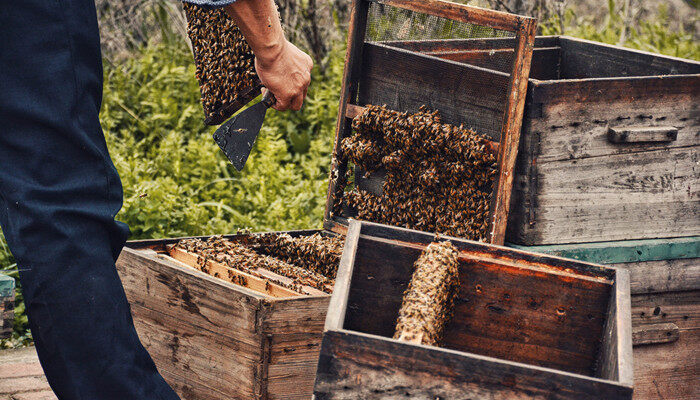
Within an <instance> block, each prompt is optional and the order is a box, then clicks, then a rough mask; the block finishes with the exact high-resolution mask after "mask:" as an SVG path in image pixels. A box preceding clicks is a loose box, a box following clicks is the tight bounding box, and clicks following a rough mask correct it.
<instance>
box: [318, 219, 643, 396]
mask: <svg viewBox="0 0 700 400" xmlns="http://www.w3.org/2000/svg"><path fill="white" fill-rule="evenodd" d="M358 226H359V227H360V232H359V239H358V241H357V246H356V248H355V249H353V250H352V251H353V253H354V254H355V258H354V262H353V263H352V264H343V265H341V270H340V271H339V274H347V275H349V276H350V278H349V279H347V280H345V281H341V280H337V281H336V282H337V283H336V285H337V286H336V291H335V293H334V300H335V296H339V293H343V292H344V291H347V295H346V296H347V300H346V303H345V304H341V303H340V302H338V301H336V302H335V303H334V302H333V301H332V302H331V305H330V310H329V315H331V314H332V313H334V312H337V311H338V310H335V309H334V307H335V306H336V305H339V306H340V307H342V308H343V310H344V312H345V315H344V316H343V317H342V318H341V317H338V318H336V319H335V321H336V322H335V323H333V324H331V325H329V324H327V325H326V333H325V334H324V342H323V344H322V349H321V356H320V362H319V369H318V371H319V372H318V374H317V380H316V385H315V394H316V396H317V398H318V399H325V398H328V399H336V398H337V399H345V398H368V399H372V398H380V397H382V396H384V397H393V396H408V397H410V398H418V399H423V398H430V399H434V398H436V397H439V398H470V397H477V398H485V397H488V398H519V397H522V396H523V392H520V390H525V389H524V386H520V384H522V385H525V386H527V385H529V384H530V383H532V384H533V385H535V387H534V388H529V389H527V390H529V391H528V392H527V397H530V398H537V396H540V394H537V393H548V396H549V397H547V398H552V397H551V396H554V397H553V398H556V396H559V395H561V396H569V397H570V398H578V397H581V398H584V397H586V396H589V397H595V396H594V395H593V394H591V393H596V392H598V393H599V395H598V396H599V397H598V398H617V397H616V396H620V397H619V398H630V397H631V386H632V376H631V373H632V372H631V371H632V365H631V352H632V341H631V323H630V302H629V276H628V274H627V272H626V271H622V270H616V269H611V268H605V267H602V266H596V265H593V264H587V263H582V262H578V261H574V260H566V259H562V258H557V257H551V256H545V255H538V254H533V253H528V252H522V251H516V250H512V249H508V248H504V247H499V246H494V245H487V244H483V243H478V242H471V241H466V240H462V239H456V238H450V237H445V236H440V240H449V241H450V242H451V243H452V244H453V245H454V246H455V247H456V248H457V250H458V252H459V262H460V266H459V268H460V286H461V287H460V292H459V296H458V299H457V301H456V307H455V310H454V317H453V320H452V322H450V324H449V325H448V327H447V328H446V332H445V335H444V340H443V346H444V348H436V347H429V346H422V345H415V344H410V343H403V342H399V341H396V340H392V339H390V338H391V337H392V336H393V334H394V329H395V323H396V316H397V313H398V309H399V307H400V306H401V301H402V295H403V291H404V289H405V287H406V286H407V285H408V282H409V281H410V279H411V274H412V272H413V271H412V265H413V263H414V262H415V260H416V259H417V258H418V257H419V255H420V253H421V251H422V250H423V249H424V248H425V247H426V246H427V245H428V244H429V243H431V242H433V241H434V240H435V239H436V236H435V235H431V234H428V233H424V232H418V231H413V230H409V229H402V228H394V227H389V226H385V225H380V224H374V223H367V222H361V221H351V222H350V229H351V230H353V229H355V228H356V227H358ZM347 249H348V247H346V251H347ZM613 284H614V287H613ZM343 286H349V288H345V289H344V288H343ZM341 290H342V291H343V292H341ZM609 308H610V310H609ZM606 321H608V323H607V325H606ZM606 327H607V332H608V335H607V337H605V339H603V337H604V335H603V330H604V328H606ZM601 340H603V341H604V343H603V344H602V346H601ZM360 343H361V345H359V344H360ZM506 360H508V361H506ZM482 361H484V362H486V361H487V362H488V365H487V364H481V362H482ZM601 365H603V366H606V365H607V367H600V366H601ZM512 366H518V368H520V367H522V368H523V371H522V373H521V372H517V371H514V370H512V369H510V368H511V367H512ZM482 367H483V368H486V370H488V374H489V376H490V377H492V378H493V381H492V380H489V379H484V378H482V377H481V375H480V374H481V373H482V372H484V371H486V370H484V369H481V368H482ZM542 367H546V368H542ZM467 371H468V372H467ZM542 371H549V372H551V373H553V374H561V375H559V376H558V377H556V378H547V381H548V382H550V383H552V382H556V381H558V380H559V379H562V380H563V381H566V380H568V379H572V381H571V382H569V384H567V385H566V387H567V388H568V389H566V390H564V391H561V390H560V389H559V388H558V387H557V388H554V387H552V386H551V385H548V386H540V383H536V382H530V381H529V379H530V378H529V377H531V376H539V377H542V375H541V373H542ZM570 372H574V374H571V373H570ZM484 373H485V372H484ZM501 373H505V374H507V375H508V376H509V377H510V378H508V379H505V380H504V379H503V377H502V376H501V375H500V374H501ZM473 374H476V375H473ZM589 377H595V378H589ZM576 379H584V380H585V379H591V381H589V382H596V383H595V384H593V385H594V386H593V387H591V386H588V389H586V390H591V391H592V392H590V393H587V394H585V395H584V394H582V393H579V392H578V390H579V389H577V388H578V386H579V383H576V382H575V381H576ZM563 381H562V382H563ZM598 384H601V385H602V386H600V387H598V386H596V385H598ZM583 386H586V385H582V387H583ZM608 390H610V392H608ZM540 391H541V392H540ZM426 396H432V397H426ZM601 396H602V397H601Z"/></svg>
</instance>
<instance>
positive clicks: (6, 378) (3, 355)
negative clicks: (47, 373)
mask: <svg viewBox="0 0 700 400" xmlns="http://www.w3.org/2000/svg"><path fill="white" fill-rule="evenodd" d="M0 400H56V396H55V395H54V394H53V392H52V391H51V388H50V387H49V384H48V383H47V382H46V377H44V372H43V371H42V369H41V365H39V359H38V358H37V355H36V351H35V350H34V347H24V348H20V349H16V350H2V351H0Z"/></svg>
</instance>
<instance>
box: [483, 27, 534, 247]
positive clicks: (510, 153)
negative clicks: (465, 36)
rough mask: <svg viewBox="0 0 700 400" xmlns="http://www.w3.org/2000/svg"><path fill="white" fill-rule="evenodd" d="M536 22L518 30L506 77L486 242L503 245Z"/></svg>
mask: <svg viewBox="0 0 700 400" xmlns="http://www.w3.org/2000/svg"><path fill="white" fill-rule="evenodd" d="M536 30H537V21H536V20H531V19H530V20H524V21H522V22H521V24H520V26H518V30H517V36H516V42H517V45H516V47H515V54H516V57H515V58H514V60H513V67H512V68H513V69H512V71H511V74H510V85H509V89H508V97H507V102H508V103H507V107H506V109H505V115H504V117H503V126H502V130H501V135H500V143H499V147H498V176H497V178H496V182H495V184H494V186H495V188H496V190H495V191H494V194H493V197H492V202H491V204H492V205H491V210H490V218H491V232H490V234H489V242H490V243H494V244H503V243H504V242H505V236H506V224H507V223H508V211H509V210H510V200H511V191H512V189H513V179H514V176H515V160H516V157H517V156H518V145H519V144H520V129H521V126H522V118H523V110H524V109H525V97H526V93H527V85H528V76H529V75H530V63H531V61H532V51H533V48H534V43H535V31H536Z"/></svg>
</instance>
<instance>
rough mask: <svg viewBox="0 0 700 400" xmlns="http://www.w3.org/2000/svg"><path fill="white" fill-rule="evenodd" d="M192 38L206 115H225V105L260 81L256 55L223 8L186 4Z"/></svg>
mask: <svg viewBox="0 0 700 400" xmlns="http://www.w3.org/2000/svg"><path fill="white" fill-rule="evenodd" d="M183 8H184V10H185V15H186V17H187V33H188V36H189V37H190V41H191V42H192V52H193V55H194V59H195V68H196V71H195V76H196V78H197V80H198V81H199V84H200V92H201V100H202V107H203V109H204V114H205V116H206V117H215V116H221V115H223V114H222V113H223V110H222V108H223V107H224V106H226V105H228V104H231V103H233V102H234V101H236V98H237V96H238V95H239V94H240V93H241V92H243V91H244V90H246V89H248V88H252V87H255V86H256V85H258V83H259V79H258V77H257V74H256V73H255V68H254V67H253V60H254V55H253V52H252V50H251V49H250V46H248V43H247V42H246V41H245V38H244V37H243V35H242V33H241V32H240V30H239V29H238V27H237V26H236V25H235V24H234V23H233V21H232V20H231V19H230V18H229V17H228V15H227V14H226V13H225V11H223V9H207V8H204V7H201V6H197V5H195V4H192V3H185V4H183Z"/></svg>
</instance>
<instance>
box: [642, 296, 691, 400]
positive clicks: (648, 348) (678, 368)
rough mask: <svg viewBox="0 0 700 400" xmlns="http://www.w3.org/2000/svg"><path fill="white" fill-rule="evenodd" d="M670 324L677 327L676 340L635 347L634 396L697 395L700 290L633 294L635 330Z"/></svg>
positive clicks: (666, 396) (674, 396)
mask: <svg viewBox="0 0 700 400" xmlns="http://www.w3.org/2000/svg"><path fill="white" fill-rule="evenodd" d="M669 324H673V325H675V326H676V327H677V328H678V340H676V341H673V342H670V343H662V344H648V345H643V346H636V347H635V348H634V378H635V385H634V398H635V399H682V400H690V399H696V398H698V395H700V385H699V384H698V376H700V290H694V291H685V292H668V293H654V294H643V295H635V296H632V325H633V327H634V329H636V330H641V329H653V328H654V327H659V326H662V325H669Z"/></svg>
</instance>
